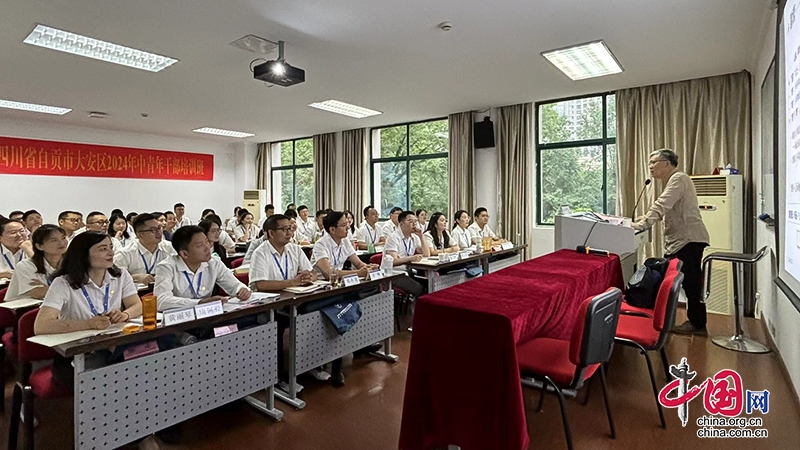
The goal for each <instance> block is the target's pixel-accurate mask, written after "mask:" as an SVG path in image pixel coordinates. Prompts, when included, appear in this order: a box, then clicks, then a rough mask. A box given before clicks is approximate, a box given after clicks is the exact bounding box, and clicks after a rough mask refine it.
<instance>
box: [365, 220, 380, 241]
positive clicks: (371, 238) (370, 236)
mask: <svg viewBox="0 0 800 450" xmlns="http://www.w3.org/2000/svg"><path fill="white" fill-rule="evenodd" d="M364 227H365V228H366V229H367V233H368V234H369V242H370V244H374V243H375V237H376V236H377V234H378V232H377V231H376V232H374V233H373V232H372V229H371V228H372V227H370V226H369V224H367V225H364Z"/></svg>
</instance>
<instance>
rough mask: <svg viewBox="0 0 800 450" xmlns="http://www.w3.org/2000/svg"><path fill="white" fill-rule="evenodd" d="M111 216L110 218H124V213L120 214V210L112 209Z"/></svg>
mask: <svg viewBox="0 0 800 450" xmlns="http://www.w3.org/2000/svg"><path fill="white" fill-rule="evenodd" d="M111 215H112V216H122V217H125V213H124V212H122V210H121V209H119V208H114V209H112V210H111Z"/></svg>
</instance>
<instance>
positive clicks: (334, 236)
mask: <svg viewBox="0 0 800 450" xmlns="http://www.w3.org/2000/svg"><path fill="white" fill-rule="evenodd" d="M349 223H350V221H349V220H348V219H347V218H346V217H345V215H344V213H343V212H341V211H331V212H330V213H328V214H327V215H326V216H325V220H324V222H323V226H324V227H325V230H326V231H327V233H325V235H324V236H323V237H322V238H320V240H319V241H317V243H316V244H315V245H314V251H313V252H312V254H311V264H312V265H313V266H314V267H316V269H317V270H318V271H319V272H320V273H321V274H322V276H323V278H325V279H327V280H330V278H331V271H332V270H334V269H335V270H336V271H337V272H338V276H340V277H341V276H345V275H351V274H354V273H357V274H358V276H359V277H362V278H363V277H366V276H367V274H368V273H369V271H370V270H375V269H377V266H374V265H370V264H365V263H364V262H363V261H361V260H360V259H358V256H356V251H355V249H353V244H352V243H351V242H350V241H349V240H347V230H348V227H349ZM346 261H350V264H351V265H352V266H353V267H355V269H356V270H343V269H344V263H345V262H346Z"/></svg>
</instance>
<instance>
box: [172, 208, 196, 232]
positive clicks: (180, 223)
mask: <svg viewBox="0 0 800 450" xmlns="http://www.w3.org/2000/svg"><path fill="white" fill-rule="evenodd" d="M172 209H173V211H175V220H176V221H177V225H176V227H177V228H180V227H185V226H187V225H192V220H191V219H189V218H188V217H186V216H185V214H186V207H185V206H184V205H183V203H175V206H173V207H172Z"/></svg>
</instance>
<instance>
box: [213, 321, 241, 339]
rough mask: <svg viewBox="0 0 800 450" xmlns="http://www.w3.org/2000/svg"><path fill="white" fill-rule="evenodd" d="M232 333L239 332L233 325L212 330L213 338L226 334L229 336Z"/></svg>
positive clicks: (236, 326)
mask: <svg viewBox="0 0 800 450" xmlns="http://www.w3.org/2000/svg"><path fill="white" fill-rule="evenodd" d="M234 331H239V326H238V325H236V324H235V323H234V324H233V325H225V326H221V327H217V328H214V337H220V336H225V335H226V334H231V333H233V332H234Z"/></svg>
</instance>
